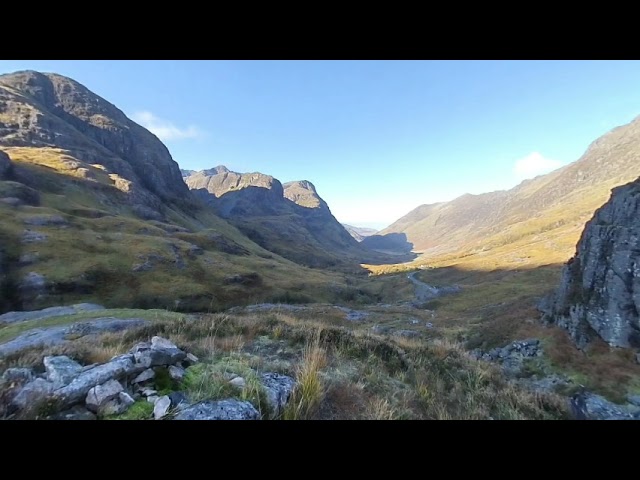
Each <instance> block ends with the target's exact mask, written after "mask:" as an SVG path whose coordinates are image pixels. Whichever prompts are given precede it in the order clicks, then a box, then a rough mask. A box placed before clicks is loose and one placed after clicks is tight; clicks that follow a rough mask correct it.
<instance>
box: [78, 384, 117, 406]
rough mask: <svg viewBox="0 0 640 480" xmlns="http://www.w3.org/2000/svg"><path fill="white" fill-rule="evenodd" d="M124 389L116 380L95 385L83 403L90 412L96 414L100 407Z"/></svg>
mask: <svg viewBox="0 0 640 480" xmlns="http://www.w3.org/2000/svg"><path fill="white" fill-rule="evenodd" d="M123 390H124V389H123V388H122V384H121V383H120V382H118V381H117V380H109V381H107V382H105V383H103V384H102V385H97V386H95V387H93V388H91V389H90V390H89V393H88V394H87V399H86V400H85V403H86V405H87V408H88V409H89V410H91V411H92V412H97V411H98V410H100V408H101V407H103V406H104V405H106V404H107V402H109V401H110V400H113V399H114V398H116V397H117V396H118V394H119V393H120V392H122V391H123Z"/></svg>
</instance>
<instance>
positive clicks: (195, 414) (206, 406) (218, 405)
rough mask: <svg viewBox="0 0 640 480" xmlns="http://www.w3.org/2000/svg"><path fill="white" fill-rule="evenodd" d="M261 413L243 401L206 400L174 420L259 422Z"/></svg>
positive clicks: (179, 414)
mask: <svg viewBox="0 0 640 480" xmlns="http://www.w3.org/2000/svg"><path fill="white" fill-rule="evenodd" d="M259 418H260V413H259V412H258V411H257V410H256V409H255V407H254V406H253V405H251V404H250V403H249V402H246V401H241V400H231V399H229V400H205V401H203V402H199V403H196V404H194V405H191V406H190V407H187V408H185V409H184V410H182V411H181V412H180V413H178V414H177V415H176V416H175V417H174V420H258V419H259Z"/></svg>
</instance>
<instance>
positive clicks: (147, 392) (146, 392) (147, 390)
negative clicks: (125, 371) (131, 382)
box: [141, 388, 158, 397]
mask: <svg viewBox="0 0 640 480" xmlns="http://www.w3.org/2000/svg"><path fill="white" fill-rule="evenodd" d="M141 393H142V396H143V397H150V396H152V395H157V394H158V391H157V390H153V389H152V388H143V389H142V392H141Z"/></svg>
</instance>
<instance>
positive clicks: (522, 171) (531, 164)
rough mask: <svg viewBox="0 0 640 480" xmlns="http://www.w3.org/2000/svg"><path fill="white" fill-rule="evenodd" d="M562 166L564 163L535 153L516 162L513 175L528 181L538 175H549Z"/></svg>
mask: <svg viewBox="0 0 640 480" xmlns="http://www.w3.org/2000/svg"><path fill="white" fill-rule="evenodd" d="M561 166H562V162H560V161H558V160H552V159H550V158H546V157H543V156H542V155H541V154H540V153H538V152H533V153H530V154H529V155H527V156H526V157H524V158H521V159H520V160H517V161H516V163H515V164H514V166H513V173H514V174H515V176H516V177H518V179H519V180H526V179H527V178H533V177H535V176H536V175H542V174H543V173H548V172H550V171H552V170H555V169H556V168H559V167H561Z"/></svg>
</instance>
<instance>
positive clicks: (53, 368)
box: [43, 355, 82, 388]
mask: <svg viewBox="0 0 640 480" xmlns="http://www.w3.org/2000/svg"><path fill="white" fill-rule="evenodd" d="M43 363H44V368H45V369H46V372H47V380H49V381H50V382H52V383H53V384H54V385H55V386H56V388H60V387H63V386H65V385H68V384H69V383H71V381H72V380H73V379H74V378H76V377H77V376H78V374H80V372H81V370H82V365H80V364H79V363H78V362H76V361H75V360H72V359H70V358H69V357H67V356H66V355H60V356H55V357H44V360H43Z"/></svg>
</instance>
